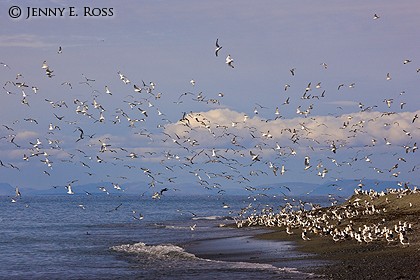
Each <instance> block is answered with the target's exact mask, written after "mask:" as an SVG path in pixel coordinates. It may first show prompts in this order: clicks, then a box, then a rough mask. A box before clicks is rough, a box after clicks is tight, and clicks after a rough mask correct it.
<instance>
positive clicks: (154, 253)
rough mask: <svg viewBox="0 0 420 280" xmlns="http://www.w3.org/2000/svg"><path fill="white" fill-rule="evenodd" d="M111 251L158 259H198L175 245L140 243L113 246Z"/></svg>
mask: <svg viewBox="0 0 420 280" xmlns="http://www.w3.org/2000/svg"><path fill="white" fill-rule="evenodd" d="M111 250H114V251H117V252H124V253H131V254H144V255H149V256H151V257H156V258H181V259H196V258H197V257H196V256H195V255H194V254H191V253H188V252H185V250H184V249H183V248H181V247H179V246H176V245H173V244H160V245H147V244H146V243H143V242H139V243H134V244H123V245H117V246H112V247H111Z"/></svg>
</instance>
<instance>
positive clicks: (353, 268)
mask: <svg viewBox="0 0 420 280" xmlns="http://www.w3.org/2000/svg"><path fill="white" fill-rule="evenodd" d="M354 203H366V205H368V206H369V209H371V207H372V205H374V206H375V207H376V208H377V209H381V210H380V211H379V210H378V211H377V212H376V213H370V214H368V215H357V216H353V217H351V218H343V219H342V220H340V221H339V223H338V225H339V227H337V228H344V227H347V226H348V225H349V224H350V225H352V227H353V228H355V229H357V228H359V230H360V229H363V228H364V227H366V226H372V227H374V226H378V225H380V226H382V227H388V228H391V229H394V227H395V229H394V230H395V231H397V227H398V225H401V224H403V223H407V224H408V223H410V229H409V230H407V233H405V234H406V235H405V236H406V238H407V240H406V241H404V242H403V241H401V240H399V238H398V235H396V234H395V232H394V235H396V236H395V237H394V239H393V240H391V241H388V242H387V241H386V240H385V238H376V237H375V239H372V240H371V241H363V240H362V241H361V240H359V241H357V240H356V239H354V238H350V237H347V238H343V239H340V240H336V241H334V240H333V237H332V236H329V235H328V234H315V233H312V232H309V231H308V234H307V235H306V234H305V238H308V240H304V238H303V236H302V231H303V230H305V232H306V228H305V229H302V228H298V227H296V228H293V229H292V231H293V234H288V233H286V228H285V226H284V225H283V226H277V225H275V226H269V227H265V226H260V225H256V226H255V225H252V226H250V227H248V226H247V225H245V224H243V225H242V226H243V227H244V228H242V229H238V230H244V231H245V232H246V230H247V229H248V228H251V229H265V230H266V232H259V231H258V230H257V231H253V230H251V231H248V233H249V236H248V237H246V238H247V242H248V243H243V240H242V242H241V241H240V240H238V239H237V237H233V238H225V239H224V240H202V241H198V243H201V244H200V245H199V247H200V246H201V247H200V248H199V250H197V248H195V250H194V249H193V253H194V254H196V255H197V256H198V257H202V258H209V259H213V260H225V261H244V262H258V263H267V264H272V265H274V266H276V267H279V268H282V267H289V268H291V267H292V268H295V269H297V270H298V271H300V272H302V273H306V276H305V277H303V276H302V277H303V278H304V279H306V278H316V279H331V280H332V279H334V280H336V279H346V280H347V279H352V280H362V279H378V280H382V279H408V280H420V193H419V192H415V193H413V194H410V195H405V196H402V197H400V196H398V195H395V194H393V195H389V196H387V197H372V196H369V195H366V194H362V195H360V194H358V195H355V196H353V197H351V198H350V199H348V200H347V201H346V202H344V203H343V204H341V205H337V206H332V207H324V208H320V209H318V210H319V211H320V213H330V212H328V211H331V210H333V211H339V210H340V209H349V208H348V207H349V205H350V204H354ZM228 226H229V227H236V225H235V224H232V225H228ZM411 226H412V227H411ZM378 228H379V227H378ZM289 232H290V229H289ZM235 238H236V239H235ZM405 242H407V243H405ZM250 244H251V245H250ZM282 246H283V247H284V246H285V247H287V249H284V248H283V249H282V248H281V247H282ZM270 248H271V249H270ZM190 249H191V248H190ZM206 250H207V251H206ZM253 250H254V251H253ZM273 250H274V252H275V253H274V254H273ZM276 250H278V251H276ZM263 254H266V255H263ZM309 275H310V276H309Z"/></svg>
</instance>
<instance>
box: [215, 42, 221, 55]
mask: <svg viewBox="0 0 420 280" xmlns="http://www.w3.org/2000/svg"><path fill="white" fill-rule="evenodd" d="M221 49H222V46H220V45H219V38H217V39H216V50H215V51H214V53H215V54H216V56H219V51H220V50H221Z"/></svg>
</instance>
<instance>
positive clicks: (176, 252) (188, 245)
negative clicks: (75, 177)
mask: <svg viewBox="0 0 420 280" xmlns="http://www.w3.org/2000/svg"><path fill="white" fill-rule="evenodd" d="M248 203H249V201H247V198H246V197H239V196H223V200H222V199H220V198H215V197H206V196H190V197H181V196H179V197H170V196H165V197H162V199H159V200H152V199H150V198H146V197H140V196H132V195H122V196H117V195H106V194H104V195H62V196H61V195H44V196H41V195H34V196H27V197H26V196H22V197H21V198H19V199H18V200H17V202H15V203H12V202H11V199H10V197H4V196H3V197H0V225H1V228H0V279H222V278H224V277H229V278H230V279H252V278H253V279H302V278H307V277H310V275H307V274H304V273H301V272H299V267H302V266H305V264H304V263H303V264H302V263H300V262H302V258H301V257H302V256H301V255H300V254H299V253H298V252H296V251H294V250H293V246H292V245H291V244H289V243H287V242H277V241H276V242H273V241H263V240H254V239H252V238H250V236H251V235H253V234H254V233H255V231H256V230H257V231H261V229H250V228H245V229H236V228H230V227H221V226H220V225H221V224H229V223H232V222H233V220H232V217H234V216H236V215H237V213H238V211H239V210H240V209H241V208H242V207H244V206H246V205H247V204H248ZM260 203H262V204H265V203H269V201H266V202H264V201H262V202H260ZM223 205H225V207H222V206H223ZM226 205H229V206H226ZM219 249H223V250H224V253H223V254H224V257H223V256H222V257H217V258H213V259H212V258H207V257H202V256H210V255H212V254H213V255H214V256H217V254H218V250H219ZM230 253H231V254H230ZM242 253H243V254H244V257H242ZM293 258H295V259H296V260H295V261H293ZM291 259H292V260H291Z"/></svg>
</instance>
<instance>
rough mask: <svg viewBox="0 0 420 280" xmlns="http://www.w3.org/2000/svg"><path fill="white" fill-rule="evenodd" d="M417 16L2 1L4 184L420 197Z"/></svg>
mask: <svg viewBox="0 0 420 280" xmlns="http://www.w3.org/2000/svg"><path fill="white" fill-rule="evenodd" d="M17 7H18V8H19V9H20V10H21V12H22V14H21V16H20V17H18V18H12V16H15V15H16V12H17V10H18V8H17ZM48 8H49V10H54V9H58V8H60V9H62V10H63V11H64V13H63V16H59V14H57V16H54V15H50V16H45V15H43V14H42V13H40V11H46V10H47V9H48ZM28 10H30V11H32V12H31V14H30V16H29V17H28V14H27V12H28ZM71 10H72V11H74V12H75V13H77V16H70V11H71ZM85 10H86V11H87V10H89V11H91V14H89V13H88V14H85ZM34 12H35V13H36V14H35V15H34ZM9 13H12V16H11V15H10V14H9ZM92 13H93V14H96V15H98V14H99V13H101V15H98V16H94V15H93V14H92ZM105 13H106V14H105ZM419 13H420V4H419V3H418V1H414V0H413V1H398V3H397V2H395V1H351V2H343V1H186V0H185V1H89V2H88V3H86V1H58V0H56V1H47V0H39V1H1V3H0V26H1V32H0V62H2V65H0V83H1V84H2V89H1V90H0V101H1V102H0V112H1V118H0V160H1V164H0V182H5V183H9V184H11V185H13V186H19V187H21V188H25V187H31V188H39V189H41V188H49V187H51V186H65V185H68V184H69V183H70V182H72V181H75V180H77V184H88V183H94V182H112V183H114V184H116V185H124V184H128V183H136V182H141V184H142V185H141V186H139V192H143V191H144V190H145V189H148V188H155V189H156V190H160V189H162V188H168V189H171V190H174V189H176V190H177V189H181V191H182V186H183V184H193V185H196V186H197V188H202V189H203V191H206V192H216V193H217V192H221V191H228V190H229V189H231V188H234V187H236V188H238V187H239V188H243V189H247V190H249V189H251V190H252V188H255V187H256V186H263V185H264V184H272V183H283V182H293V181H299V182H307V183H322V182H325V181H339V180H343V179H354V180H355V186H357V183H358V182H360V180H363V179H364V178H369V179H377V180H397V181H399V182H402V183H410V184H418V183H419V177H418V169H419V160H418V158H419V157H418V151H417V148H416V145H417V142H419V141H418V140H419V139H420V137H419V136H420V132H419V127H420V120H418V119H416V118H415V116H416V115H418V114H419V113H420V109H419V105H420V101H419V98H418V88H419V84H420V70H418V69H419V68H420V55H419V52H418V46H419V45H420V36H419V35H420V34H419V31H418V26H420V17H419ZM375 14H376V15H377V16H379V18H377V19H374V15H375ZM27 17H28V18H27ZM216 39H218V43H219V45H220V46H222V48H221V49H220V51H219V52H218V56H216V55H215V48H216ZM59 50H60V51H59ZM228 55H230V57H231V58H232V59H233V62H232V64H231V65H232V66H233V67H231V66H230V65H228V64H227V63H226V58H227V56H228ZM404 61H405V63H404ZM44 62H45V64H44ZM43 64H44V66H43ZM51 71H52V72H51ZM48 73H50V76H48ZM286 85H287V86H286ZM136 87H137V88H139V89H141V91H140V92H138V91H135V88H136ZM107 89H108V92H107ZM305 158H307V160H305ZM282 170H283V171H282ZM74 184H76V183H74Z"/></svg>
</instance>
